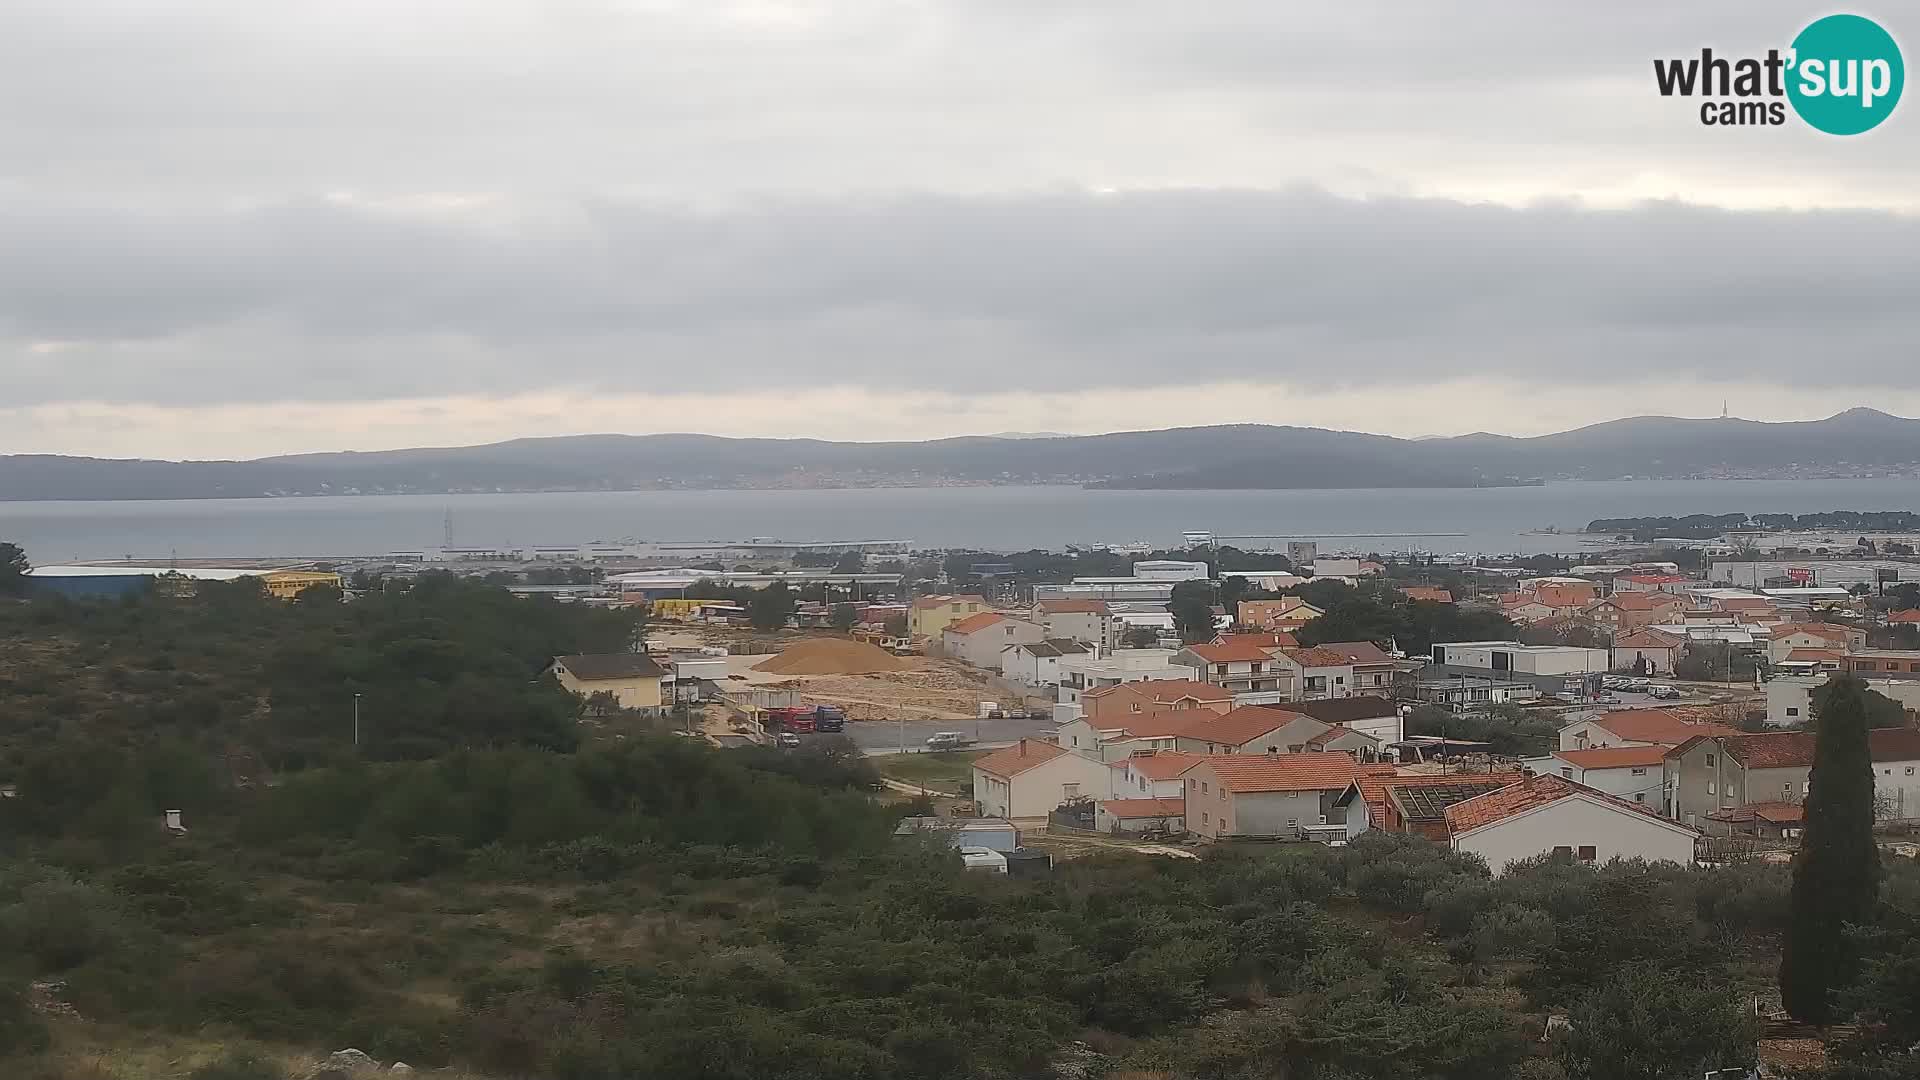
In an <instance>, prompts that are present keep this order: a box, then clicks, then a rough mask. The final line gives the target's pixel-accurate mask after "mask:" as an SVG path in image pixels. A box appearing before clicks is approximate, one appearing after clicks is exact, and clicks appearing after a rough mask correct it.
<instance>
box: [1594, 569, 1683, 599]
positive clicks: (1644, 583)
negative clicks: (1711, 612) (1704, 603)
mask: <svg viewBox="0 0 1920 1080" xmlns="http://www.w3.org/2000/svg"><path fill="white" fill-rule="evenodd" d="M1698 584H1699V582H1698V581H1695V580H1694V579H1693V578H1690V577H1685V576H1683V575H1680V574H1646V573H1634V574H1622V575H1620V576H1618V577H1616V578H1614V579H1613V591H1614V594H1615V595H1616V596H1617V595H1619V594H1620V593H1630V592H1667V593H1676V594H1677V593H1683V592H1686V591H1687V590H1688V589H1689V588H1691V587H1692V586H1695V585H1698Z"/></svg>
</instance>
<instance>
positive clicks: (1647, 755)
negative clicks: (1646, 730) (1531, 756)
mask: <svg viewBox="0 0 1920 1080" xmlns="http://www.w3.org/2000/svg"><path fill="white" fill-rule="evenodd" d="M1667 750H1668V748H1667V747H1665V746H1604V747H1600V748H1598V749H1595V750H1555V751H1554V752H1553V756H1554V757H1557V758H1559V759H1560V760H1561V761H1564V762H1566V763H1567V764H1569V765H1578V766H1579V767H1580V768H1582V769H1626V768H1644V767H1645V766H1648V765H1658V764H1660V763H1661V762H1662V761H1663V760H1665V759H1666V756H1667Z"/></svg>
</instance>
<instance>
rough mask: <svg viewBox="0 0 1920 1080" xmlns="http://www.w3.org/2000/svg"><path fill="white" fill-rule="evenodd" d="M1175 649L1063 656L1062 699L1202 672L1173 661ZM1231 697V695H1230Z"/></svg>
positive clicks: (1075, 699) (1187, 677) (1181, 678)
mask: <svg viewBox="0 0 1920 1080" xmlns="http://www.w3.org/2000/svg"><path fill="white" fill-rule="evenodd" d="M1176 651H1178V650H1175V649H1119V650H1116V651H1114V652H1111V653H1105V654H1102V655H1100V656H1095V655H1094V654H1092V653H1082V654H1080V655H1079V656H1063V657H1061V658H1060V700H1061V701H1063V702H1078V701H1079V700H1080V698H1081V695H1083V694H1085V693H1087V692H1089V691H1093V690H1102V689H1105V688H1106V687H1109V686H1119V685H1121V684H1122V683H1136V682H1168V681H1179V682H1185V681H1190V680H1193V679H1195V678H1197V677H1198V676H1199V674H1200V672H1199V671H1198V670H1197V669H1195V668H1191V667H1188V666H1186V665H1184V664H1175V663H1173V656H1174V653H1175V652H1176ZM1228 697H1229V700H1231V695H1228Z"/></svg>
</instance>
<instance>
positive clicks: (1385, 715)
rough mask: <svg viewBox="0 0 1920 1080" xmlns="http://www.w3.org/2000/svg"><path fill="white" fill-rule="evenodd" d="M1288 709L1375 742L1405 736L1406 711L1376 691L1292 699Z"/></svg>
mask: <svg viewBox="0 0 1920 1080" xmlns="http://www.w3.org/2000/svg"><path fill="white" fill-rule="evenodd" d="M1287 711H1288V712H1297V713H1304V714H1306V715H1307V716H1311V717H1313V718H1314V719H1315V720H1318V721H1320V722H1321V723H1323V724H1329V725H1333V726H1336V727H1343V728H1348V729H1350V730H1353V731H1357V732H1359V733H1361V734H1362V735H1367V736H1369V737H1371V738H1372V739H1373V740H1374V741H1375V742H1378V743H1396V742H1399V741H1400V740H1402V739H1404V738H1406V737H1407V724H1406V713H1404V712H1402V711H1401V710H1400V706H1398V705H1395V704H1394V703H1393V701H1392V700H1391V699H1390V698H1387V697H1383V696H1379V695H1374V694H1355V695H1353V696H1352V697H1344V698H1326V699H1324V700H1321V701H1295V702H1290V703H1289V704H1288V705H1287ZM1408 711H1411V709H1409V710H1408Z"/></svg>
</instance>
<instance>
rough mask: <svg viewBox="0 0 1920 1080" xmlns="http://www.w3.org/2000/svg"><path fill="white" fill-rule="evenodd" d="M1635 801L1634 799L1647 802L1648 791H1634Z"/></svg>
mask: <svg viewBox="0 0 1920 1080" xmlns="http://www.w3.org/2000/svg"><path fill="white" fill-rule="evenodd" d="M1633 801H1634V802H1638V803H1643V802H1646V801H1647V793H1646V792H1644V791H1636V792H1634V793H1633Z"/></svg>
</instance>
